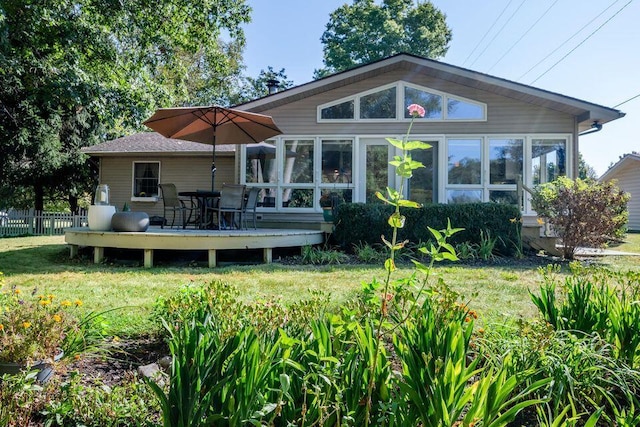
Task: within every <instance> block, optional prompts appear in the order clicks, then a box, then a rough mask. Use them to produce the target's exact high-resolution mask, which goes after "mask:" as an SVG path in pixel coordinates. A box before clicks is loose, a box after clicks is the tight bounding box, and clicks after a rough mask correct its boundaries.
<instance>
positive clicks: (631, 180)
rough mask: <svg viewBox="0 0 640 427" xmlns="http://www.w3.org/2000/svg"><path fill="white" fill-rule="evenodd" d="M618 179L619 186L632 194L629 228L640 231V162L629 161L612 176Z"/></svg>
mask: <svg viewBox="0 0 640 427" xmlns="http://www.w3.org/2000/svg"><path fill="white" fill-rule="evenodd" d="M611 178H612V179H616V180H618V187H620V188H621V189H622V190H623V191H625V192H627V193H629V194H630V195H631V200H629V204H628V209H629V229H630V230H633V231H640V162H638V161H630V162H627V164H626V165H624V167H622V168H621V169H620V170H619V171H617V173H616V174H615V175H614V176H612V177H611Z"/></svg>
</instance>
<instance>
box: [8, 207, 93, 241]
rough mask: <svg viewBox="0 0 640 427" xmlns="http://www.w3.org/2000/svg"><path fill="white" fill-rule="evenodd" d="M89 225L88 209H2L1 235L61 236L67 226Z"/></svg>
mask: <svg viewBox="0 0 640 427" xmlns="http://www.w3.org/2000/svg"><path fill="white" fill-rule="evenodd" d="M86 225H87V211H86V210H85V209H80V211H79V212H78V213H77V214H72V213H69V212H44V211H36V210H34V209H27V210H15V209H10V210H9V211H0V237H4V236H24V235H32V236H59V235H63V234H64V230H65V228H69V227H82V226H86Z"/></svg>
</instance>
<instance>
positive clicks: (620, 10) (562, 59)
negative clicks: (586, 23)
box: [530, 0, 633, 84]
mask: <svg viewBox="0 0 640 427" xmlns="http://www.w3.org/2000/svg"><path fill="white" fill-rule="evenodd" d="M631 2H633V0H629V2H628V3H627V4H625V5H624V6H622V7H621V8H620V9H618V11H617V12H616V13H614V14H613V15H612V16H611V17H610V18H609V19H607V20H606V21H604V22H603V23H602V25H600V26H599V27H598V28H596V29H595V30H594V31H593V32H592V33H591V34H589V35H588V36H587V38H585V39H584V40H582V41H581V42H580V43H579V44H578V45H577V46H576V47H574V48H573V49H571V50H570V51H569V52H568V53H567V54H566V55H565V56H563V57H562V58H560V59H559V60H558V61H557V62H556V63H555V64H553V65H552V66H551V67H549V68H548V69H547V70H546V71H545V72H544V73H542V74H540V75H539V76H538V77H537V78H536V79H535V80H534V81H532V82H531V83H530V84H534V83H535V82H537V81H538V80H540V78H541V77H542V76H544V75H545V74H547V73H548V72H549V71H551V70H552V69H553V68H555V66H556V65H558V64H559V63H561V62H562V61H564V60H565V59H566V58H567V56H569V55H571V54H572V53H573V52H574V51H575V50H576V49H577V48H579V47H580V46H582V45H583V44H584V42H586V41H587V40H589V39H590V38H591V36H593V35H594V34H595V33H597V32H598V31H600V29H601V28H602V27H604V26H605V25H607V24H608V23H609V21H611V20H612V19H613V18H615V17H616V16H617V15H618V14H619V13H620V12H622V10H623V9H624V8H625V7H627V6H629V5H630V4H631Z"/></svg>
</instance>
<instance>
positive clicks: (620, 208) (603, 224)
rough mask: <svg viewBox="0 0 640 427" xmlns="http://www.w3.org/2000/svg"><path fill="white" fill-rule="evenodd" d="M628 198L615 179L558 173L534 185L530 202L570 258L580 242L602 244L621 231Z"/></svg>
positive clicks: (625, 217)
mask: <svg viewBox="0 0 640 427" xmlns="http://www.w3.org/2000/svg"><path fill="white" fill-rule="evenodd" d="M628 201H629V194H627V193H625V192H623V191H622V190H620V189H619V188H618V187H616V185H615V183H614V182H611V181H608V182H597V181H592V180H582V179H580V178H577V179H576V180H575V181H574V180H571V179H570V178H567V177H566V176H561V177H559V178H558V179H556V180H555V181H552V182H548V183H546V184H542V185H540V186H538V187H536V188H535V189H534V192H533V194H532V198H531V206H532V207H533V209H534V210H535V211H536V212H537V213H538V215H540V216H541V217H544V218H546V220H547V221H548V222H549V224H551V225H552V226H553V228H554V230H555V231H556V232H557V233H558V236H559V237H560V238H561V239H562V243H563V246H564V248H563V255H564V257H565V258H567V259H573V257H574V255H575V251H576V249H577V248H578V247H580V246H587V247H602V246H604V245H605V244H606V243H607V242H609V241H610V240H612V239H614V238H619V237H621V236H622V235H623V234H624V232H625V230H626V224H627V218H628V211H627V202H628Z"/></svg>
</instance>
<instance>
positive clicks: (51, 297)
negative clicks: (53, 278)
mask: <svg viewBox="0 0 640 427" xmlns="http://www.w3.org/2000/svg"><path fill="white" fill-rule="evenodd" d="M47 296H48V297H49V299H50V300H52V301H53V299H54V298H55V297H56V296H55V295H51V294H49V295H47Z"/></svg>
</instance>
